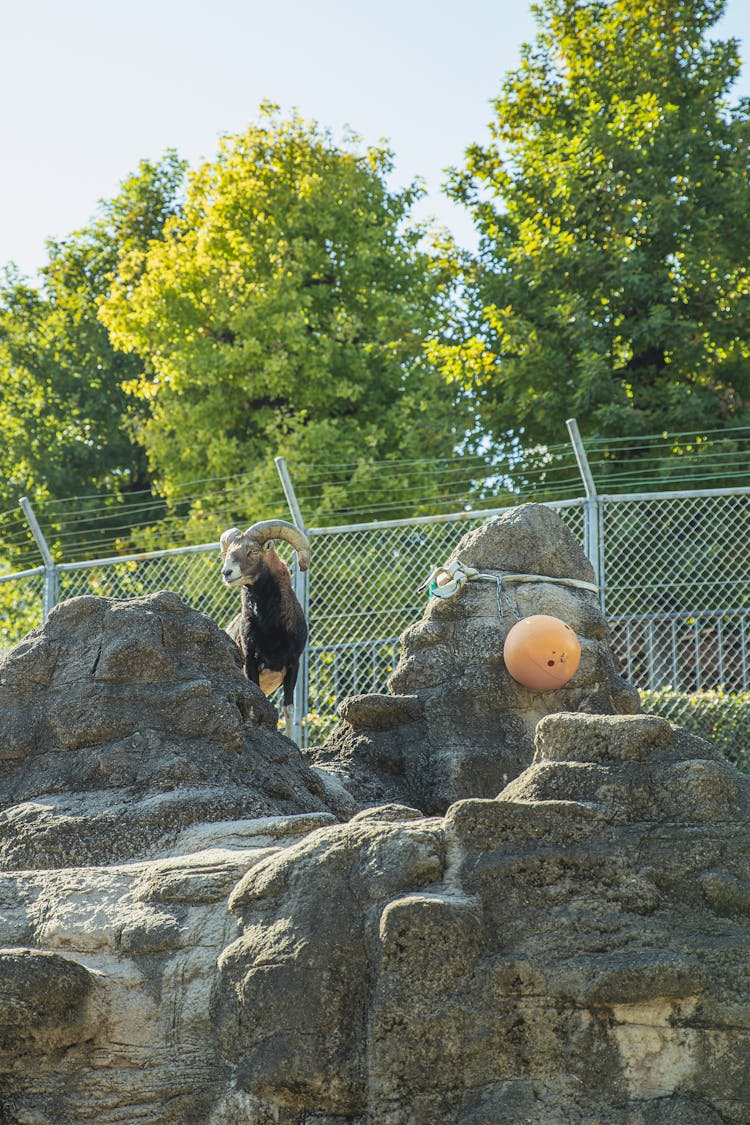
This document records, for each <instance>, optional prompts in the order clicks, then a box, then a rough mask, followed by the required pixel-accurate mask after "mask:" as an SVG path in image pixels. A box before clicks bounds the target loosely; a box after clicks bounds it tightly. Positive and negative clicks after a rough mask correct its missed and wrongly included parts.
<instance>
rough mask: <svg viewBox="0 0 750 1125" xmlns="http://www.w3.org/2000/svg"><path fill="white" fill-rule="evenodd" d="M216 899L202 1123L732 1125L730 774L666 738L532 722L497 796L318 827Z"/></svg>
mask: <svg viewBox="0 0 750 1125" xmlns="http://www.w3.org/2000/svg"><path fill="white" fill-rule="evenodd" d="M230 904H231V907H232V909H233V910H234V912H235V913H236V915H237V917H238V919H239V922H240V925H241V928H242V934H241V936H240V937H239V938H238V939H237V941H235V942H234V943H233V944H231V945H230V946H229V947H228V948H227V949H226V950H225V951H224V953H223V954H222V957H221V961H220V966H221V971H222V980H221V987H220V989H219V992H218V994H217V1004H216V1013H217V1020H218V1033H219V1036H220V1041H221V1044H222V1048H223V1051H224V1055H225V1057H226V1058H227V1059H228V1061H229V1062H230V1063H231V1065H232V1068H233V1079H232V1082H231V1083H230V1086H229V1092H228V1093H227V1095H226V1097H225V1098H224V1100H223V1102H222V1110H221V1114H222V1115H221V1117H220V1119H221V1120H222V1121H230V1120H231V1121H247V1122H253V1123H258V1125H260V1123H261V1122H266V1121H272V1120H277V1119H278V1120H281V1119H282V1115H283V1120H284V1121H285V1122H287V1123H288V1125H302V1122H304V1121H309V1120H311V1119H312V1118H313V1117H314V1119H315V1120H321V1121H325V1122H333V1121H335V1122H337V1123H340V1125H343V1123H344V1122H349V1123H352V1125H353V1123H354V1122H357V1123H362V1125H364V1123H365V1122H367V1123H369V1122H375V1121H377V1122H378V1125H412V1123H414V1125H423V1123H424V1125H428V1123H430V1125H431V1123H432V1122H436V1121H451V1122H455V1123H456V1125H480V1123H482V1125H494V1123H496V1122H506V1121H507V1122H529V1123H530V1125H559V1123H560V1122H562V1121H565V1122H573V1123H579V1125H592V1123H593V1122H597V1125H635V1123H644V1125H657V1123H659V1125H661V1123H662V1122H669V1123H673V1125H676V1123H678V1122H679V1123H682V1125H695V1123H697V1122H701V1123H702V1125H703V1123H706V1125H711V1123H715V1125H718V1123H719V1122H725V1123H730V1122H731V1123H737V1125H740V1123H744V1122H747V1121H748V1120H750V978H749V977H748V973H747V946H748V941H749V940H750V778H748V777H746V776H744V775H742V774H740V773H738V772H737V771H736V770H735V769H734V768H733V767H732V766H731V765H729V764H727V763H726V762H724V761H721V760H719V758H718V757H717V756H716V755H715V754H714V753H713V752H712V750H711V749H710V747H709V746H708V745H707V744H706V743H703V742H701V741H700V740H698V739H695V738H690V737H688V736H686V735H684V734H681V733H680V732H679V731H677V730H675V729H674V728H671V727H670V726H669V724H668V723H667V722H665V721H664V720H662V719H658V718H655V717H651V716H629V717H620V716H594V715H587V714H572V713H568V714H560V715H553V716H549V717H547V718H545V719H544V720H543V721H542V722H541V723H540V725H539V731H538V737H537V748H536V754H535V758H534V762H533V764H532V765H531V767H530V768H529V769H528V770H526V771H525V772H524V773H522V774H521V775H520V776H519V777H518V778H517V779H516V780H515V781H514V782H513V783H511V784H510V785H509V786H508V787H507V788H506V789H505V790H504V791H503V793H502V794H501V795H500V796H499V797H498V798H497V799H496V800H477V799H472V800H466V801H460V802H458V803H457V804H455V805H454V806H452V807H451V808H450V809H449V810H448V813H447V815H446V817H445V818H429V819H426V818H421V817H419V816H417V815H415V813H414V810H408V809H404V808H399V807H393V806H391V807H386V808H383V809H372V810H367V811H365V812H364V813H361V814H359V815H358V816H357V817H355V818H354V819H353V820H352V821H351V822H350V823H349V824H346V825H335V826H331V827H327V828H326V827H323V828H320V829H318V830H317V831H315V832H314V833H312V834H311V835H310V836H308V837H306V838H305V839H304V840H302V841H300V842H299V843H297V844H295V845H294V846H293V847H291V848H290V849H288V850H286V851H284V852H281V853H278V854H276V855H275V856H273V857H270V858H268V859H267V860H264V861H262V862H261V863H259V864H258V865H257V866H256V867H254V868H253V869H252V870H251V871H250V872H249V873H248V874H247V875H246V876H244V878H243V879H242V880H241V882H240V883H239V884H238V886H237V888H236V889H235V891H234V892H233V894H232V897H231V900H230ZM291 1013H293V1018H290V1014H291ZM318 1115H319V1116H318Z"/></svg>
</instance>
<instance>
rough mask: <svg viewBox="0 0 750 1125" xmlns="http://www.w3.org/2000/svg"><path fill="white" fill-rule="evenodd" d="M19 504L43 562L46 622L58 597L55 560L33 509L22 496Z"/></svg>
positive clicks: (44, 613)
mask: <svg viewBox="0 0 750 1125" xmlns="http://www.w3.org/2000/svg"><path fill="white" fill-rule="evenodd" d="M19 503H20V505H21V507H22V508H23V514H24V515H25V516H26V519H27V520H28V521H29V527H30V528H31V534H32V535H33V536H34V539H35V540H36V545H37V547H38V548H39V553H40V554H41V556H42V559H43V560H44V600H43V603H42V618H43V620H45V621H46V619H47V617H48V616H49V613H50V610H51V609H52V607H53V606H55V605H57V602H58V599H59V596H60V572H59V571H58V569H57V566H56V564H55V560H54V559H53V558H52V555H51V553H50V549H49V547H48V546H47V540H46V539H45V538H44V534H43V532H42V529H41V527H40V526H39V521H38V520H37V518H36V515H35V514H34V509H33V508H32V507H31V503H30V502H29V500H28V498H27V497H26V496H22V497H21V499H20V501H19Z"/></svg>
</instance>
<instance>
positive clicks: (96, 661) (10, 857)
mask: <svg viewBox="0 0 750 1125" xmlns="http://www.w3.org/2000/svg"><path fill="white" fill-rule="evenodd" d="M327 808H328V806H327V804H326V801H325V798H324V791H323V786H322V784H321V782H320V779H319V777H317V776H316V774H315V773H314V772H313V771H311V770H310V769H309V768H308V767H307V766H306V765H305V763H304V761H303V759H302V757H301V755H300V753H299V751H298V750H297V748H296V746H294V744H293V743H292V742H290V741H289V740H288V739H285V738H282V737H280V736H279V735H278V734H277V733H276V714H275V712H274V710H273V708H272V707H271V705H270V704H269V703H268V701H267V700H266V698H265V696H264V695H263V694H262V693H261V692H260V690H259V689H258V688H256V687H255V685H254V684H251V683H249V682H248V680H246V679H245V677H244V675H243V673H242V670H241V658H240V656H239V650H238V649H237V647H236V646H235V645H234V644H233V643H232V642H231V641H230V639H229V638H228V637H227V635H226V634H225V633H224V632H223V631H222V630H221V629H219V628H218V626H217V625H215V624H214V623H213V622H212V621H210V620H209V618H207V617H204V616H203V614H200V613H198V612H196V611H195V610H193V609H190V608H189V607H188V606H186V605H185V604H184V603H183V602H182V601H181V599H180V598H179V597H178V596H177V595H176V594H170V593H166V592H163V593H159V594H155V595H153V596H151V597H145V598H136V599H133V600H130V601H125V602H117V601H114V600H112V599H107V598H97V597H81V598H72V599H71V600H70V601H67V602H62V603H61V604H60V605H58V606H56V608H55V609H54V610H53V611H52V613H51V614H50V616H49V618H48V620H47V622H46V624H45V625H44V627H43V628H41V629H37V630H35V631H34V632H33V633H30V634H29V635H28V637H27V638H26V639H25V640H24V641H23V642H22V643H21V644H20V645H18V646H16V648H14V649H13V650H12V651H11V652H10V653H9V654H8V656H7V657H6V659H5V660H4V661H3V662H2V664H1V665H0V809H1V810H2V811H1V812H0V864H1V865H2V867H3V868H6V869H7V868H19V867H23V868H34V867H43V868H50V867H65V866H74V865H90V864H104V863H112V862H121V861H123V860H126V859H136V858H144V859H145V858H150V857H152V856H154V855H159V854H167V853H169V852H170V851H171V852H174V849H175V848H176V847H179V846H180V845H179V838H180V834H181V833H182V832H183V831H184V830H185V829H186V827H188V826H189V825H191V824H194V823H198V824H202V823H205V822H209V821H216V820H235V819H238V818H248V817H265V816H273V815H281V814H286V813H302V812H313V811H325V810H327Z"/></svg>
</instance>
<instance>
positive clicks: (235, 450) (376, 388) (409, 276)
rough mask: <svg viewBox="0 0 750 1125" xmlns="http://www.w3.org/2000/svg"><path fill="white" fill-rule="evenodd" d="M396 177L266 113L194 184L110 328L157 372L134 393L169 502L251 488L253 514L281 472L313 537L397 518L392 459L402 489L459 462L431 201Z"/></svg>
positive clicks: (109, 317)
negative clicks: (302, 496)
mask: <svg viewBox="0 0 750 1125" xmlns="http://www.w3.org/2000/svg"><path fill="white" fill-rule="evenodd" d="M391 166H392V162H391V155H390V153H389V152H388V151H387V150H386V149H384V148H368V149H366V150H364V151H361V150H360V147H359V142H358V140H357V138H353V137H351V138H348V139H347V140H346V141H345V142H344V143H343V144H341V145H338V144H336V143H334V141H333V140H332V138H331V136H330V134H329V133H328V132H326V131H324V130H322V129H321V128H320V127H319V126H318V125H317V124H315V123H311V124H308V123H306V122H304V121H303V120H302V119H301V118H300V117H299V116H298V115H296V114H294V115H292V116H291V117H289V118H288V119H286V120H285V119H283V118H282V117H281V115H280V113H279V110H278V109H277V108H276V107H273V106H270V105H264V106H263V107H262V110H261V114H260V118H259V121H258V123H257V124H253V125H252V126H251V127H250V128H249V129H248V130H247V131H246V132H245V133H243V134H241V135H239V136H233V137H227V138H225V139H224V140H223V142H222V144H221V147H220V150H219V153H218V156H217V159H216V160H215V161H213V162H210V163H206V164H205V165H204V166H203V167H201V168H200V169H199V170H198V171H197V172H195V174H194V175H193V176H192V177H191V179H190V182H189V185H188V189H187V197H186V202H185V207H184V210H183V212H182V213H181V215H180V216H179V217H178V218H177V219H175V220H173V221H171V222H170V223H169V224H168V226H167V230H166V237H165V239H164V240H163V241H161V242H159V243H156V242H152V243H151V244H150V246H149V248H148V250H147V252H146V255H145V259H144V258H143V257H142V256H141V255H138V254H136V255H135V256H134V258H133V259H132V260H131V259H129V258H127V257H126V258H125V259H124V260H123V261H122V262H121V265H120V272H119V277H118V281H117V283H116V285H115V286H114V287H113V290H112V293H111V296H110V297H109V298H108V299H107V301H106V302H105V303H104V305H103V307H102V314H101V315H102V318H103V320H104V322H105V324H106V325H107V326H108V328H109V330H110V332H111V335H112V338H113V340H114V342H115V344H116V345H117V346H119V347H121V348H122V349H124V350H126V351H130V352H135V353H137V354H138V355H140V356H141V357H142V358H143V360H144V361H145V362H144V364H143V366H142V368H141V371H140V374H139V377H138V379H136V380H134V381H133V382H132V384H131V390H132V391H133V393H134V394H135V396H136V397H137V399H138V400H140V401H141V402H143V403H147V404H148V407H149V416H148V419H147V420H146V421H145V423H144V426H143V429H142V431H141V434H140V437H141V439H142V441H143V442H144V445H145V448H146V450H147V452H148V458H149V463H150V465H151V468H152V471H153V472H154V473H155V475H156V476H157V478H158V479H159V482H160V486H161V487H162V489H163V490H164V492H165V494H166V495H167V496H169V497H171V498H175V499H176V498H178V497H179V495H180V488H181V486H182V485H184V484H185V482H190V481H196V480H200V479H202V478H212V477H214V478H215V477H226V476H227V475H229V474H234V473H236V474H240V473H251V474H252V479H253V484H254V487H253V490H252V491H253V495H247V496H245V497H244V498H243V502H242V505H241V511H242V513H243V515H247V514H257V513H258V512H262V511H263V507H264V501H263V499H262V497H263V495H264V493H265V489H266V488H271V487H273V485H274V482H273V478H274V477H275V469H274V466H273V457H274V456H275V455H277V454H284V455H285V456H287V457H288V458H289V460H290V464H293V466H294V467H295V479H296V480H297V481H298V482H300V483H301V484H302V486H303V489H304V490H306V495H307V496H309V497H310V498H311V500H310V502H311V504H312V505H313V508H312V510H311V509H310V507H308V508H307V509H306V511H305V515H306V517H307V518H308V520H310V519H312V518H321V517H322V515H323V514H324V513H326V512H328V513H331V512H334V511H336V512H340V511H342V510H344V509H347V508H348V507H351V506H352V503H351V496H352V494H353V493H356V495H357V496H358V497H359V499H360V502H361V503H362V504H366V503H371V504H373V505H375V506H376V507H377V505H378V502H379V501H382V500H383V498H384V496H385V498H386V499H387V500H389V501H390V502H391V503H392V502H393V497H392V495H390V494H389V492H388V488H390V487H392V485H393V480H392V478H391V479H390V481H389V485H388V487H386V486H385V485H383V484H382V483H381V482H379V481H378V477H377V473H376V471H375V469H374V467H373V466H374V462H376V461H379V460H383V459H387V458H391V459H398V462H399V466H400V476H399V480H400V482H401V483H402V484H403V481H404V478H405V476H408V475H409V473H407V471H406V469H405V468H404V465H405V463H406V462H411V461H416V460H418V459H420V458H422V457H424V456H426V455H428V456H434V457H442V456H444V457H448V456H450V455H451V454H452V453H453V451H454V449H455V445H456V441H457V440H458V439H459V437H460V435H461V431H462V424H463V422H462V416H461V414H460V413H459V412H458V410H457V405H456V395H455V394H451V393H449V392H447V391H446V388H445V385H444V383H443V382H442V380H441V378H440V377H439V376H438V374H437V373H436V372H435V370H434V368H433V366H432V365H431V364H430V363H429V362H428V360H427V358H426V356H425V353H424V347H423V344H424V340H425V339H426V338H427V337H428V336H429V335H431V334H434V333H435V331H436V330H437V325H438V323H439V319H440V317H441V314H442V311H443V306H444V302H445V300H446V295H445V288H444V280H445V279H444V277H443V276H442V275H441V270H440V267H439V266H438V265H437V264H436V260H437V259H436V258H434V257H432V256H431V255H430V254H428V253H427V252H426V251H425V250H424V249H423V248H422V247H421V243H422V240H423V237H424V232H423V231H422V230H421V229H420V228H419V227H417V226H415V225H414V226H410V225H409V223H408V220H409V216H410V211H411V207H412V205H413V203H414V201H415V200H416V198H417V197H418V195H419V188H418V187H417V186H415V185H412V186H410V187H408V188H406V189H405V190H403V191H390V190H389V189H388V187H387V185H386V177H387V176H388V174H389V172H390V171H391ZM337 467H338V468H337ZM412 469H413V466H412ZM411 471H412V470H410V472H411ZM413 476H414V473H413V472H412V477H413ZM324 477H325V478H327V480H328V483H327V484H326V485H325V487H322V486H321V487H320V488H317V490H316V488H315V481H316V480H318V479H320V480H322V479H323V478H324ZM313 494H314V499H313ZM405 501H406V502H408V496H406V495H405Z"/></svg>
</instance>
